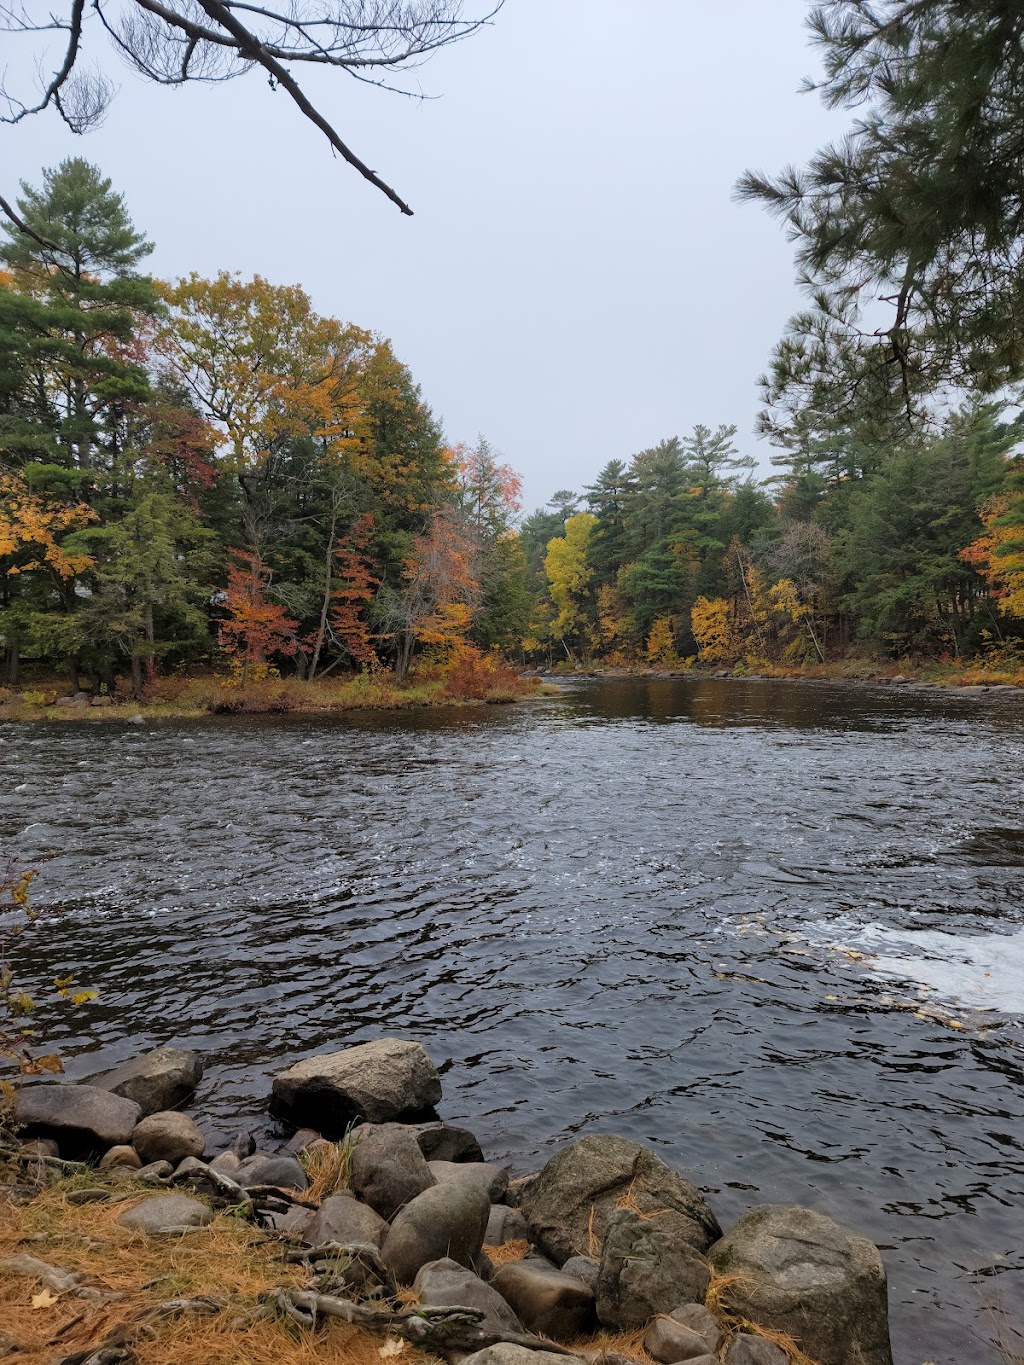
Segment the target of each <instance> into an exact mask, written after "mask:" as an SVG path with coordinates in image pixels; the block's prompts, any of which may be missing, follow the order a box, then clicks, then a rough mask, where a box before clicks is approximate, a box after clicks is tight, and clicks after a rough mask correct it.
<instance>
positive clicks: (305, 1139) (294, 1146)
mask: <svg viewBox="0 0 1024 1365" xmlns="http://www.w3.org/2000/svg"><path fill="white" fill-rule="evenodd" d="M322 1141H323V1139H322V1138H321V1136H320V1134H319V1133H318V1132H316V1131H315V1130H314V1129H313V1128H300V1129H299V1131H298V1132H297V1133H294V1134H293V1135H292V1136H291V1138H290V1139H289V1140H288V1142H287V1143H285V1149H284V1150H285V1151H286V1152H287V1153H288V1155H289V1156H301V1155H302V1153H303V1152H304V1151H305V1150H306V1148H307V1147H312V1145H313V1144H314V1143H315V1142H322Z"/></svg>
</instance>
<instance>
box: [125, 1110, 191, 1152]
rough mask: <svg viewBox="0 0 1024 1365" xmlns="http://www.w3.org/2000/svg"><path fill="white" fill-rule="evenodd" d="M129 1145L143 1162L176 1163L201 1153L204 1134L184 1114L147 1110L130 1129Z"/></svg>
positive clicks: (172, 1111)
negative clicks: (146, 1114) (133, 1127)
mask: <svg viewBox="0 0 1024 1365" xmlns="http://www.w3.org/2000/svg"><path fill="white" fill-rule="evenodd" d="M132 1146H133V1147H134V1148H135V1150H136V1151H137V1152H138V1154H139V1156H140V1157H142V1160H143V1161H144V1162H147V1163H148V1162H151V1161H170V1162H171V1163H172V1164H173V1165H177V1163H178V1162H179V1161H183V1160H184V1159H185V1157H187V1156H194V1157H201V1156H202V1155H203V1153H204V1152H205V1151H206V1138H204V1137H203V1135H202V1133H201V1132H200V1131H199V1129H198V1128H197V1127H196V1125H195V1123H194V1122H193V1121H192V1119H190V1118H189V1117H188V1115H187V1114H178V1113H176V1112H175V1111H174V1110H173V1109H168V1110H163V1111H161V1112H160V1113H156V1114H150V1115H149V1117H148V1118H144V1119H143V1120H142V1122H141V1123H139V1124H138V1126H137V1127H136V1129H135V1131H134V1132H133V1133H132Z"/></svg>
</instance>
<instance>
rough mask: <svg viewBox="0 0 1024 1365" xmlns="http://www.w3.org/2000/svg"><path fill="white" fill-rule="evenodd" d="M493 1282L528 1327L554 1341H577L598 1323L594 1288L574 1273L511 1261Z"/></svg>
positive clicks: (496, 1273)
mask: <svg viewBox="0 0 1024 1365" xmlns="http://www.w3.org/2000/svg"><path fill="white" fill-rule="evenodd" d="M491 1284H492V1285H493V1286H494V1288H495V1289H496V1290H497V1291H498V1293H499V1294H500V1295H501V1296H502V1298H504V1299H506V1300H507V1301H508V1303H509V1304H510V1305H511V1306H512V1308H514V1309H515V1311H516V1314H517V1316H518V1317H519V1319H520V1321H521V1322H522V1323H523V1324H524V1326H525V1327H526V1329H527V1331H530V1332H537V1333H540V1334H541V1335H542V1336H546V1337H550V1338H551V1339H552V1340H553V1341H575V1340H576V1338H577V1337H582V1336H586V1335H587V1334H588V1333H589V1332H592V1331H593V1330H594V1328H595V1327H596V1325H597V1317H596V1315H595V1312H594V1291H593V1290H592V1289H590V1288H589V1287H588V1286H587V1285H585V1284H584V1283H583V1281H582V1280H577V1279H576V1278H575V1277H574V1276H572V1275H564V1274H563V1273H562V1272H561V1271H560V1270H548V1269H547V1268H546V1267H544V1266H541V1265H538V1264H537V1263H536V1262H533V1263H531V1262H530V1261H509V1262H508V1263H507V1264H506V1265H503V1266H499V1267H498V1269H497V1270H496V1271H495V1272H494V1275H493V1277H492V1279H491Z"/></svg>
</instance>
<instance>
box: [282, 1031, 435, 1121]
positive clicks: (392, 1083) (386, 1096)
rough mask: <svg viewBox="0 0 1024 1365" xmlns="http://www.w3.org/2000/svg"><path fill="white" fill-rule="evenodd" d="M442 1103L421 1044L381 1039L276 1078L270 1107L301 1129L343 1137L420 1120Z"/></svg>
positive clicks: (311, 1060)
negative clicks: (363, 1126)
mask: <svg viewBox="0 0 1024 1365" xmlns="http://www.w3.org/2000/svg"><path fill="white" fill-rule="evenodd" d="M440 1099H441V1079H440V1077H439V1076H438V1074H437V1068H436V1067H435V1066H434V1064H433V1062H432V1061H431V1060H430V1058H429V1057H428V1056H427V1053H426V1051H425V1049H424V1048H423V1046H422V1044H420V1043H414V1042H409V1041H407V1040H404V1039H400V1038H381V1039H379V1040H378V1041H377V1042H373V1043H361V1044H359V1045H358V1046H357V1047H349V1048H345V1049H344V1051H342V1052H330V1053H327V1054H326V1055H325V1056H322V1057H307V1058H306V1059H305V1060H304V1061H301V1062H296V1063H295V1065H294V1066H290V1067H288V1068H287V1070H285V1071H281V1072H279V1073H278V1074H277V1075H276V1076H275V1077H274V1084H273V1093H272V1096H271V1107H272V1108H273V1110H274V1112H275V1113H277V1114H279V1115H280V1116H281V1117H282V1118H285V1119H287V1120H288V1121H289V1122H290V1123H294V1124H296V1125H297V1126H300V1127H301V1126H308V1127H310V1128H315V1129H316V1130H317V1132H320V1133H325V1134H327V1135H328V1136H339V1135H340V1134H341V1133H343V1132H344V1130H345V1129H346V1128H347V1127H348V1126H349V1125H350V1124H352V1123H355V1122H357V1121H359V1120H362V1121H364V1122H366V1123H389V1122H391V1121H392V1120H395V1119H416V1118H420V1117H423V1116H424V1115H426V1114H429V1113H431V1112H432V1111H433V1108H434V1106H435V1105H436V1104H438V1103H439V1102H440Z"/></svg>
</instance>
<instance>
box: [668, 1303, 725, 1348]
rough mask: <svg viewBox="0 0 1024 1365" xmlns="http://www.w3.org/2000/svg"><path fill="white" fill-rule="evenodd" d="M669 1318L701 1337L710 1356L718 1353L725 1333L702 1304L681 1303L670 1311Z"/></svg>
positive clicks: (712, 1314)
mask: <svg viewBox="0 0 1024 1365" xmlns="http://www.w3.org/2000/svg"><path fill="white" fill-rule="evenodd" d="M669 1317H670V1318H671V1319H672V1321H673V1322H680V1323H682V1325H683V1326H684V1327H689V1329H690V1330H691V1331H692V1332H696V1333H697V1335H698V1336H699V1337H703V1338H704V1340H705V1342H706V1343H707V1346H706V1348H705V1349H706V1350H708V1351H710V1352H711V1354H712V1355H716V1354H717V1353H718V1351H719V1349H720V1348H721V1345H722V1342H723V1341H724V1340H725V1333H724V1332H723V1331H722V1324H721V1323H720V1322H719V1321H718V1319H717V1318H716V1317H715V1315H714V1313H712V1312H711V1310H710V1309H709V1308H705V1306H704V1304H702V1303H681V1304H679V1305H678V1306H677V1307H676V1308H673V1309H672V1312H671V1313H669Z"/></svg>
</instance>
